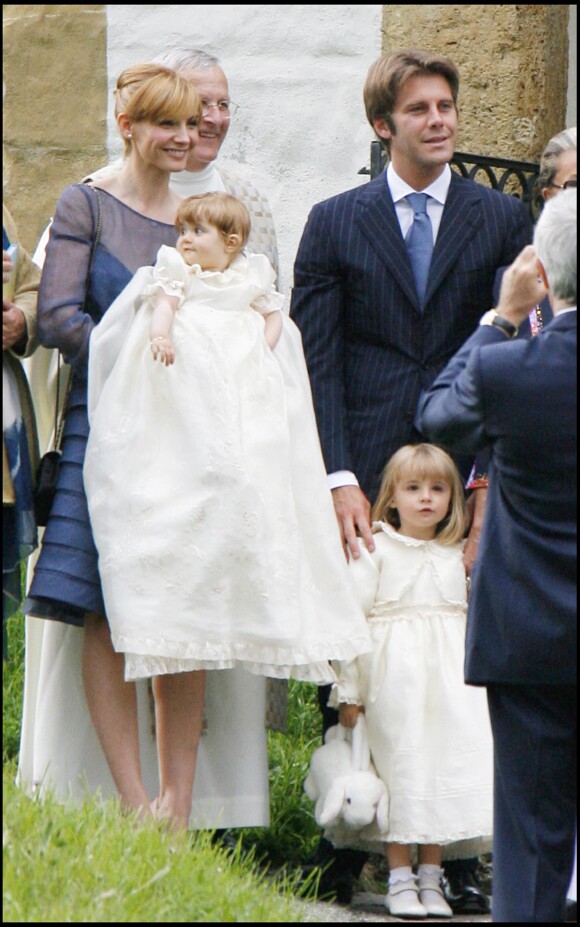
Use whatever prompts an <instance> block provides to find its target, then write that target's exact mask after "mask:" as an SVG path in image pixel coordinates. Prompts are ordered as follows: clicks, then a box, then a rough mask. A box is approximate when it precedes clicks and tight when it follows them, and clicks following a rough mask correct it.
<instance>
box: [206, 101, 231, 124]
mask: <svg viewBox="0 0 580 927" xmlns="http://www.w3.org/2000/svg"><path fill="white" fill-rule="evenodd" d="M213 107H215V108H216V109H217V111H218V113H221V115H222V116H223V117H224V118H225V119H231V118H232V116H234V115H235V113H236V111H237V110H238V109H239V106H238V104H237V103H233V102H232V101H231V100H218V101H217V103H216V102H215V100H214V101H210V100H202V101H201V115H202V116H207V114H208V113H209V111H210V109H212V108H213Z"/></svg>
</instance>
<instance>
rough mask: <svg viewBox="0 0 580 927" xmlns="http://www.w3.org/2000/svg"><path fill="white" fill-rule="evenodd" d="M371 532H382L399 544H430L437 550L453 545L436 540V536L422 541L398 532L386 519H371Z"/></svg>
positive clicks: (411, 545) (421, 545)
mask: <svg viewBox="0 0 580 927" xmlns="http://www.w3.org/2000/svg"><path fill="white" fill-rule="evenodd" d="M372 530H373V534H376V533H378V532H383V534H386V535H387V536H388V537H390V538H393V540H394V541H398V542H399V544H405V545H406V546H407V547H424V546H427V547H428V546H431V547H434V548H436V549H438V550H447V549H451V548H453V547H454V546H455V545H453V544H451V545H447V544H442V543H441V541H438V540H437V538H433V539H432V540H431V541H424V540H421V539H420V538H410V537H409V536H408V535H407V534H400V533H399V532H398V531H396V530H395V528H393V526H392V525H389V523H388V522H386V521H373V523H372Z"/></svg>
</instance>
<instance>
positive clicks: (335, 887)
mask: <svg viewBox="0 0 580 927" xmlns="http://www.w3.org/2000/svg"><path fill="white" fill-rule="evenodd" d="M318 868H320V867H318V866H316V865H315V864H314V863H308V864H307V865H306V866H304V867H303V868H302V881H305V880H306V879H307V878H308V877H309V876H311V875H312V872H313V871H314V870H315V869H318ZM353 890H354V877H353V875H352V873H350V872H341V871H337V870H336V869H335V867H333V866H332V864H331V865H330V867H329V868H328V869H324V870H323V871H322V873H321V875H320V879H319V880H318V888H317V890H316V894H315V895H314V896H311V897H315V898H318V899H319V900H320V901H336V903H337V904H342V905H349V904H350V903H351V901H352V895H353Z"/></svg>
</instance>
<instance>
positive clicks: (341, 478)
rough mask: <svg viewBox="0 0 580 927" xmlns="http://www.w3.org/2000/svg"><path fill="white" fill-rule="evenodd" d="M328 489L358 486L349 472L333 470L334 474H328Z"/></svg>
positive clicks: (354, 477) (355, 479)
mask: <svg viewBox="0 0 580 927" xmlns="http://www.w3.org/2000/svg"><path fill="white" fill-rule="evenodd" d="M326 479H327V480H328V488H329V489H338V488H339V486H358V480H357V478H356V476H355V475H354V473H351V472H350V470H335V472H334V473H328V474H327V477H326Z"/></svg>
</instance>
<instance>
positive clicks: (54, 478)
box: [34, 351, 72, 528]
mask: <svg viewBox="0 0 580 927" xmlns="http://www.w3.org/2000/svg"><path fill="white" fill-rule="evenodd" d="M60 366H61V355H60V351H59V352H58V367H57V371H56V402H55V409H54V447H53V449H52V450H51V451H47V452H46V454H43V456H42V457H41V458H40V463H39V465H38V470H37V472H36V488H35V490H34V516H35V518H36V524H37V525H38V526H39V527H41V528H44V527H46V523H47V521H48V516H49V515H50V510H51V508H52V503H53V501H54V497H55V494H56V484H57V483H58V474H59V470H60V458H61V454H62V451H61V444H62V432H63V429H64V411H65V407H66V402H67V399H68V394H69V391H70V387H71V381H72V372H70V373H69V380H68V386H67V391H66V396H65V400H64V403H63V409H62V412H61V415H60V424H59V417H58V413H59V394H60Z"/></svg>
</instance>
